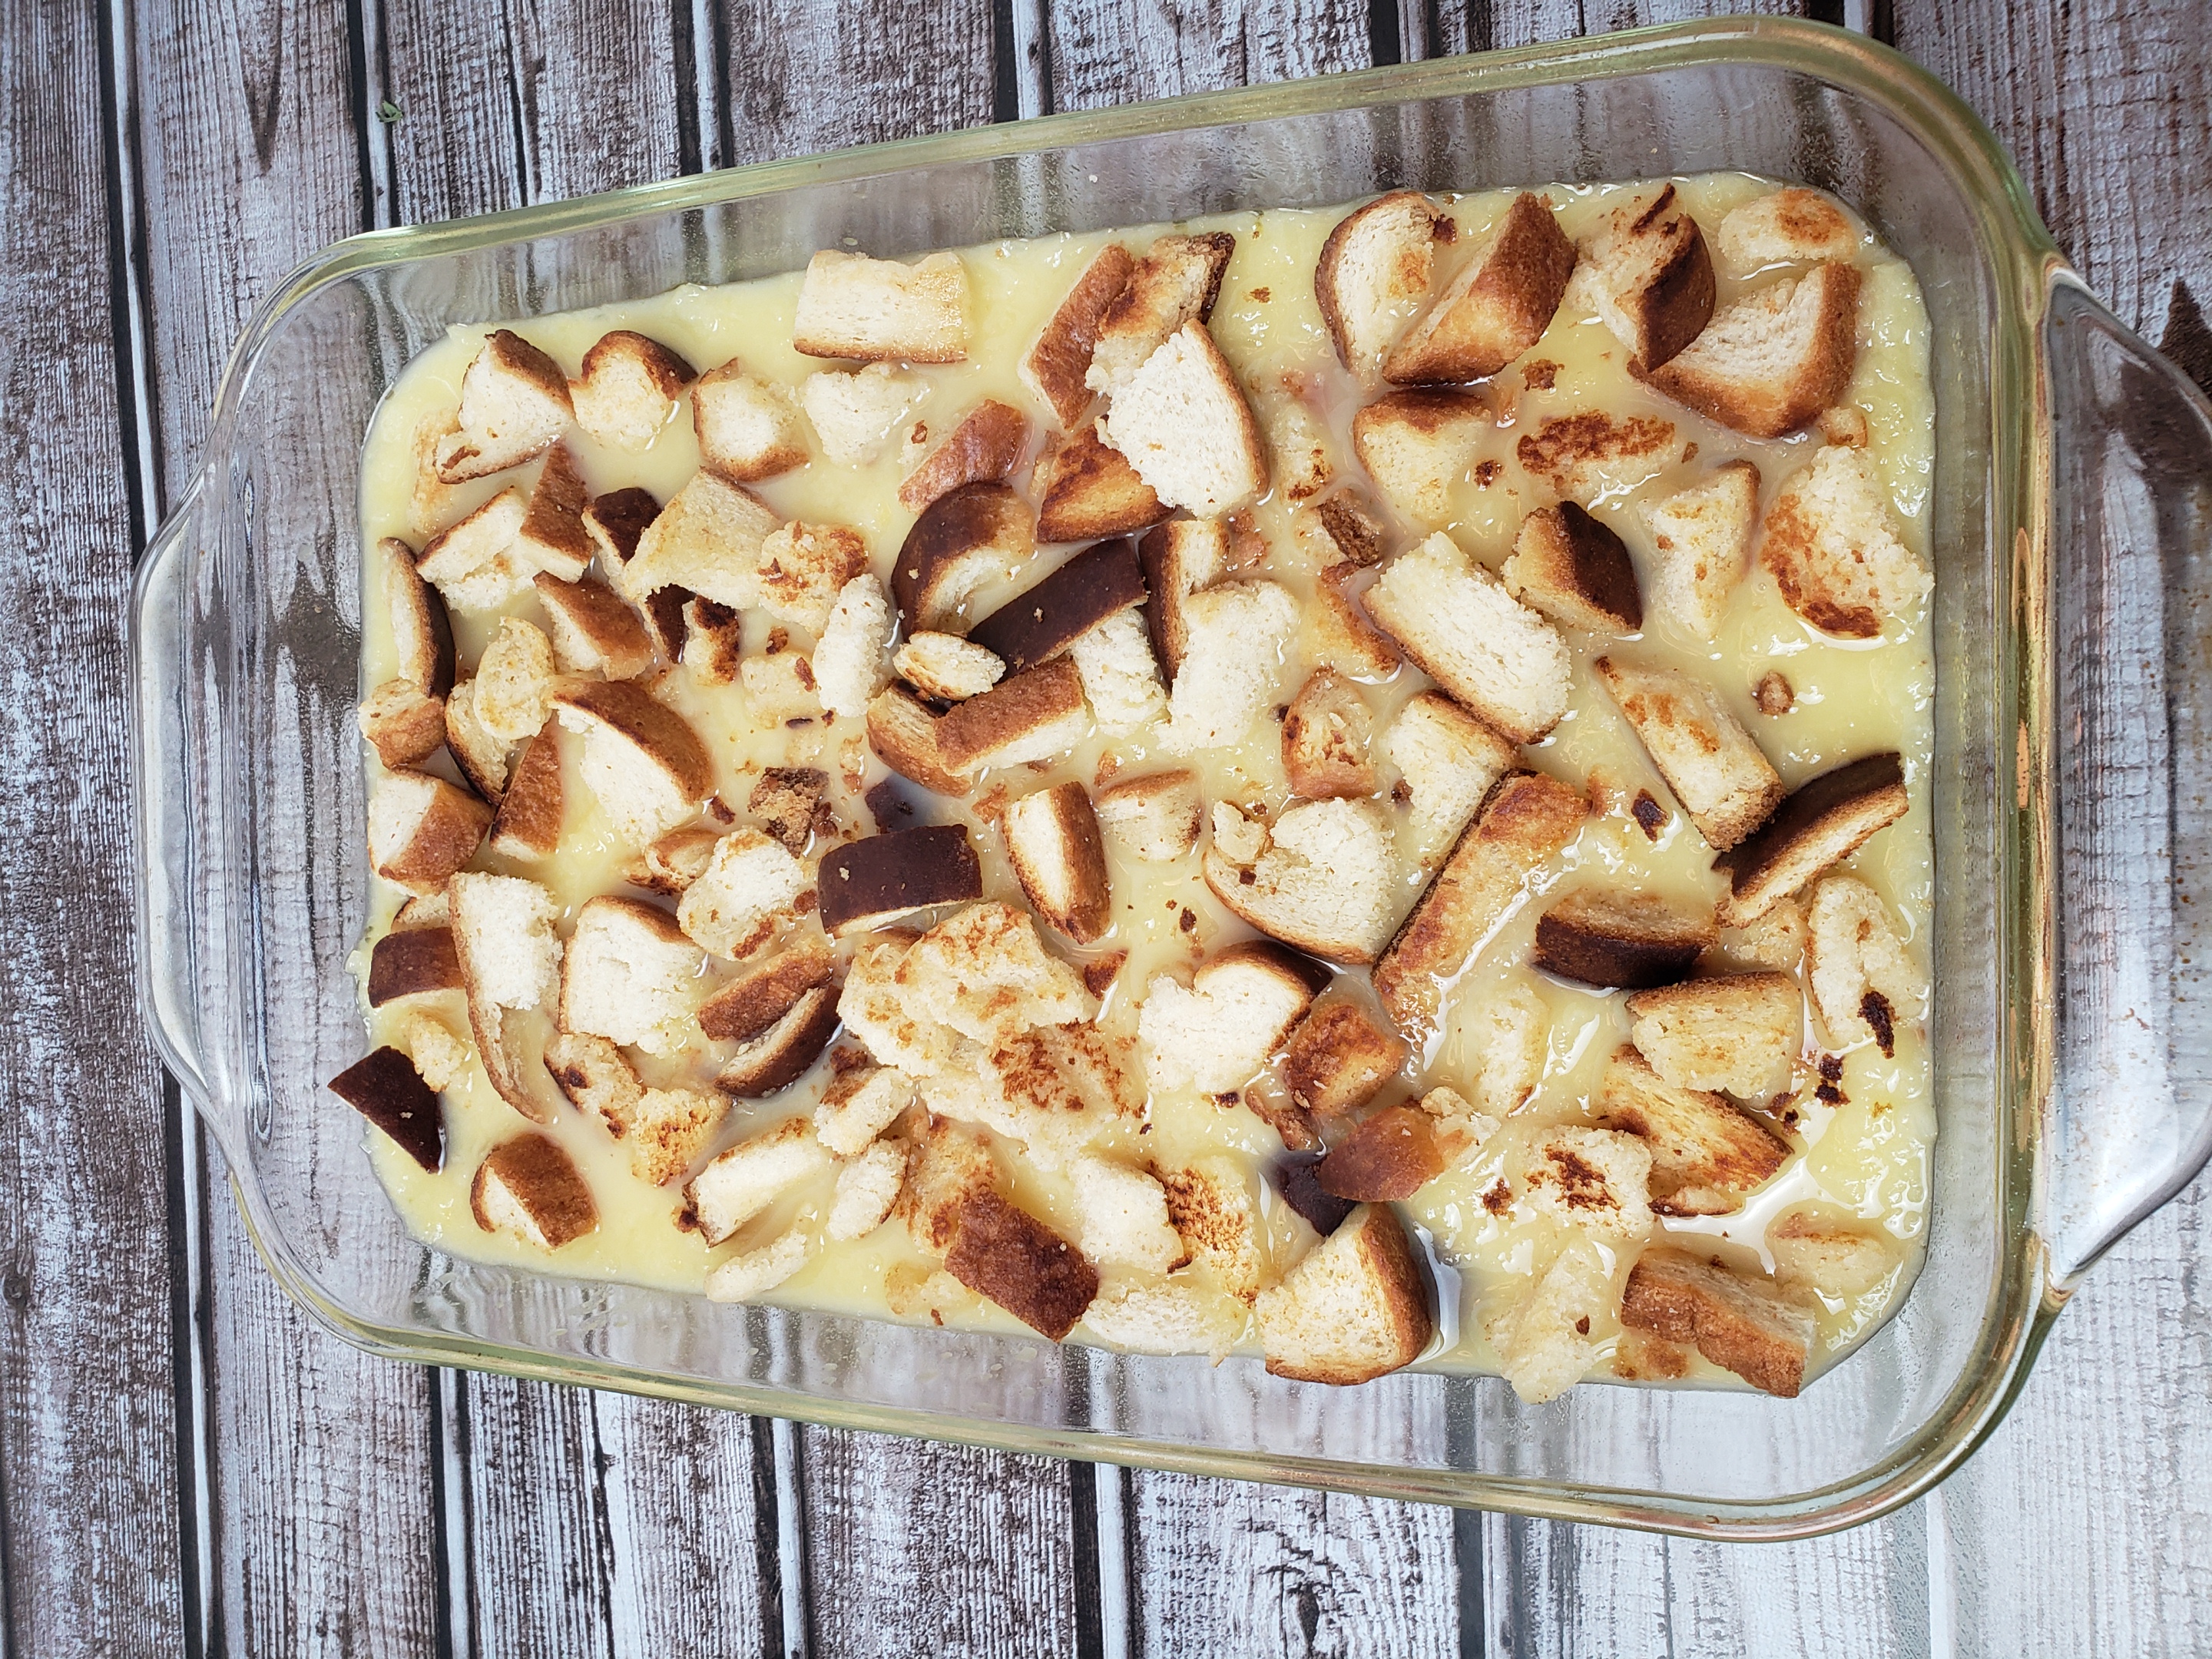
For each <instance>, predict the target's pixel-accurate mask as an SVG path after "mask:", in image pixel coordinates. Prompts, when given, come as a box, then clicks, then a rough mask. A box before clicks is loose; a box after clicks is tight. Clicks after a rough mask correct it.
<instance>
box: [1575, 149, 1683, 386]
mask: <svg viewBox="0 0 2212 1659" xmlns="http://www.w3.org/2000/svg"><path fill="white" fill-rule="evenodd" d="M1583 258H1585V259H1587V260H1588V261H1589V264H1590V267H1591V274H1592V276H1594V277H1595V282H1596V286H1597V294H1598V298H1599V306H1598V309H1599V314H1600V315H1601V316H1602V317H1604V319H1605V321H1606V324H1607V326H1608V327H1610V328H1611V329H1612V330H1613V333H1614V334H1615V335H1616V336H1617V337H1619V338H1620V343H1622V344H1623V345H1625V346H1626V347H1627V348H1628V351H1629V360H1628V368H1629V373H1631V374H1650V373H1651V372H1652V371H1653V370H1654V369H1656V368H1658V367H1659V366H1660V365H1661V364H1662V363H1664V362H1668V360H1669V359H1671V358H1672V357H1673V356H1674V355H1675V353H1677V352H1679V351H1680V350H1681V349H1683V347H1685V346H1686V345H1688V344H1689V343H1690V342H1691V341H1692V340H1694V339H1696V338H1697V337H1698V335H1699V332H1700V331H1702V330H1703V329H1704V328H1705V324H1706V323H1707V322H1708V321H1710V320H1711V317H1712V314H1713V298H1714V293H1715V289H1714V285H1713V260H1712V255H1711V252H1708V251H1707V249H1706V247H1705V233H1704V232H1703V231H1701V230H1700V229H1699V228H1698V222H1697V221H1696V220H1695V219H1693V218H1692V217H1691V216H1690V215H1689V212H1688V210H1686V209H1685V208H1684V207H1683V206H1682V205H1681V204H1680V202H1679V201H1678V200H1677V199H1676V198H1675V195H1674V185H1668V186H1666V188H1665V189H1663V190H1662V191H1660V192H1659V193H1658V194H1657V195H1656V196H1655V197H1652V198H1651V200H1650V202H1648V203H1645V204H1642V205H1641V206H1640V207H1639V206H1638V204H1634V203H1631V204H1629V205H1628V206H1626V207H1625V208H1622V209H1620V210H1618V211H1617V212H1615V213H1614V214H1613V216H1612V217H1611V218H1610V219H1609V220H1608V221H1607V223H1606V227H1605V228H1604V229H1603V230H1601V232H1600V233H1599V234H1597V235H1596V236H1595V237H1594V238H1592V239H1591V240H1590V241H1589V242H1588V243H1587V244H1585V246H1584V247H1583Z"/></svg>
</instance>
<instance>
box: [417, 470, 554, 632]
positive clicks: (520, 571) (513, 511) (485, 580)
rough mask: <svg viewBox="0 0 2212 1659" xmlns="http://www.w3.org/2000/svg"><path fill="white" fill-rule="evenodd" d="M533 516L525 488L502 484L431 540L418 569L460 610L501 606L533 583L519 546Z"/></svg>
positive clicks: (424, 546) (424, 548)
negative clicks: (524, 526)
mask: <svg viewBox="0 0 2212 1659" xmlns="http://www.w3.org/2000/svg"><path fill="white" fill-rule="evenodd" d="M528 516H529V508H528V507H526V506H525V505H524V504H523V500H522V494H521V492H520V490H514V489H502V490H501V491H500V492H499V494H498V495H495V496H493V497H492V498H491V499H490V500H489V501H486V502H485V503H484V504H483V506H482V507H477V509H476V511H474V512H473V513H470V514H469V515H468V516H467V517H466V518H465V519H462V520H459V522H458V523H455V524H452V525H448V526H447V527H446V528H445V529H443V530H441V531H440V532H438V533H437V534H436V535H435V536H433V537H432V538H430V539H429V540H428V542H426V543H425V544H423V547H422V557H420V558H419V559H417V560H416V562H415V568H416V573H417V574H419V575H420V576H421V577H422V580H424V581H426V582H428V583H429V584H430V586H433V587H435V588H436V589H437V590H438V592H440V593H441V595H443V596H444V599H445V601H446V603H447V605H451V606H452V607H453V609H454V610H456V611H495V610H497V609H498V608H499V607H500V606H501V605H505V604H506V603H507V601H508V600H509V599H513V597H514V596H515V595H516V594H518V593H520V592H522V590H523V589H524V588H525V587H526V586H529V585H530V574H531V573H530V567H529V566H528V565H527V564H526V562H524V561H523V560H522V559H521V558H520V556H517V554H516V552H515V548H514V538H515V536H516V535H517V534H518V533H519V532H520V530H521V529H522V521H523V520H524V519H526V518H527V517H528Z"/></svg>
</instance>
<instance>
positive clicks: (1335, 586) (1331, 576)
mask: <svg viewBox="0 0 2212 1659" xmlns="http://www.w3.org/2000/svg"><path fill="white" fill-rule="evenodd" d="M1358 574H1359V572H1358V567H1357V566H1354V565H1351V564H1341V563H1340V564H1333V565H1328V566H1325V567H1323V568H1322V569H1320V570H1317V571H1316V572H1315V573H1314V584H1313V603H1312V605H1311V606H1310V608H1309V609H1308V611H1307V612H1306V628H1305V637H1306V642H1307V643H1306V651H1307V653H1308V654H1309V655H1310V656H1311V657H1312V658H1313V659H1315V660H1316V661H1319V662H1323V663H1326V664H1328V665H1329V666H1330V667H1332V668H1334V669H1335V670H1336V671H1337V672H1338V673H1340V674H1349V675H1351V676H1352V677H1353V678H1357V679H1360V680H1364V681H1368V682H1373V681H1376V680H1387V679H1389V678H1390V676H1391V675H1393V674H1395V673H1396V672H1397V671H1398V664H1399V656H1398V648H1397V647H1395V645H1393V644H1391V643H1390V641H1389V638H1388V636H1386V635H1384V634H1383V630H1382V629H1379V628H1377V627H1376V626H1375V624H1374V623H1371V622H1370V621H1369V620H1368V619H1367V612H1366V611H1365V609H1364V608H1363V607H1362V605H1360V602H1359V599H1358V595H1357V594H1356V593H1355V592H1353V591H1352V586H1351V580H1352V577H1354V576H1356V575H1358Z"/></svg>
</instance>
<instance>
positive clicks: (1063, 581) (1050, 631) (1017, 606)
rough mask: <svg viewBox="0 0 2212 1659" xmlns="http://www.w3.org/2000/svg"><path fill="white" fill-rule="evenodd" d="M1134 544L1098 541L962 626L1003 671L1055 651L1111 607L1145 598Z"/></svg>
mask: <svg viewBox="0 0 2212 1659" xmlns="http://www.w3.org/2000/svg"><path fill="white" fill-rule="evenodd" d="M1145 594H1146V589H1145V574H1144V571H1143V570H1142V568H1140V567H1139V564H1138V561H1137V544H1135V543H1134V542H1133V541H1130V540H1128V539H1127V538H1126V537H1125V538H1121V539H1119V540H1116V541H1108V542H1099V543H1097V544H1094V545H1092V546H1090V547H1086V548H1085V549H1084V550H1083V551H1082V552H1080V553H1079V554H1077V555H1076V556H1074V557H1073V558H1072V559H1070V560H1068V561H1067V562H1066V563H1065V564H1063V565H1061V566H1060V568H1058V569H1056V570H1054V571H1053V572H1052V573H1051V574H1049V575H1048V576H1045V577H1043V578H1042V579H1041V580H1038V581H1036V582H1035V583H1033V584H1031V585H1030V586H1029V587H1028V588H1027V589H1025V590H1024V592H1020V593H1018V594H1016V595H1015V596H1014V597H1013V598H1012V599H1008V600H1007V601H1006V603H1005V604H1004V605H1000V607H999V608H998V609H997V610H996V611H993V612H992V613H991V614H990V615H989V616H987V617H984V618H983V620H982V621H981V622H979V623H976V624H975V626H974V627H973V628H971V629H969V630H968V638H969V641H971V642H973V643H974V644H976V645H980V646H981V647H983V648H984V649H985V650H986V651H989V652H992V653H994V654H995V655H997V656H998V657H999V658H1000V659H1001V660H1002V661H1004V662H1005V664H1006V671H1007V672H1008V673H1009V674H1018V673H1020V672H1021V671H1023V670H1024V669H1025V668H1029V667H1032V666H1034V665H1036V664H1038V663H1041V662H1042V661H1044V660H1045V659H1047V658H1049V657H1054V656H1057V655H1058V654H1059V653H1060V652H1062V651H1064V650H1066V648H1067V647H1069V646H1070V645H1072V644H1073V643H1074V641H1076V639H1077V638H1078V637H1079V636H1080V635H1084V634H1087V633H1089V632H1090V631H1091V629H1093V628H1096V627H1097V625H1098V624H1099V623H1102V622H1103V621H1105V620H1106V618H1107V617H1110V616H1112V615H1113V614H1114V613H1115V611H1126V610H1127V609H1128V608H1129V607H1130V606H1131V605H1142V604H1143V603H1144V602H1145Z"/></svg>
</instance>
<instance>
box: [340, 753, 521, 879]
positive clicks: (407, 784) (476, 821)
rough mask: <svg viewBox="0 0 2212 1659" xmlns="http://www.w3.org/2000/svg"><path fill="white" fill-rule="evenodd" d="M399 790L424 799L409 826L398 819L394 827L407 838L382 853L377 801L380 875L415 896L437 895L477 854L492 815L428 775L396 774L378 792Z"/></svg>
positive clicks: (373, 818) (373, 835)
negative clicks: (403, 830) (401, 830)
mask: <svg viewBox="0 0 2212 1659" xmlns="http://www.w3.org/2000/svg"><path fill="white" fill-rule="evenodd" d="M397 789H406V790H409V791H410V792H411V793H412V794H413V795H415V796H416V797H419V800H418V802H417V805H418V811H416V816H415V817H413V818H412V819H411V820H410V821H404V822H403V821H399V820H394V822H393V827H394V828H395V829H397V828H404V829H405V831H406V834H405V836H404V839H402V840H400V841H398V842H397V843H396V844H391V845H387V846H386V847H384V848H381V849H379V848H378V847H377V845H376V842H377V839H378V838H377V836H376V833H375V826H376V823H377V813H376V809H375V805H374V802H372V805H371V807H370V825H371V836H370V842H371V853H372V855H373V856H374V859H375V864H376V873H377V874H378V875H380V876H382V877H383V878H385V879H386V881H388V882H392V883H393V884H396V885H398V886H400V887H404V888H405V889H406V890H408V891H409V892H410V893H433V892H435V891H437V890H438V889H439V888H441V887H442V886H444V885H445V883H446V878H447V877H448V876H450V875H452V874H453V872H454V871H456V870H458V869H459V868H460V867H461V866H463V865H465V864H466V863H467V862H468V861H469V860H470V859H471V857H473V856H474V855H475V853H476V850H477V846H478V844H479V843H481V842H483V837H484V832H485V831H486V830H487V829H489V828H490V827H491V819H492V810H491V808H490V807H489V806H487V805H484V803H483V801H481V800H479V799H477V798H476V797H475V796H474V795H471V794H470V793H468V792H467V791H466V790H465V789H459V788H456V787H454V786H453V785H452V784H450V783H447V781H445V780H444V779H443V778H440V777H434V776H432V775H430V774H428V773H427V772H394V773H393V774H392V775H391V776H390V777H389V778H387V779H386V780H385V781H384V782H383V784H382V785H380V788H379V792H378V793H380V794H381V793H384V792H386V791H390V790H397Z"/></svg>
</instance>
